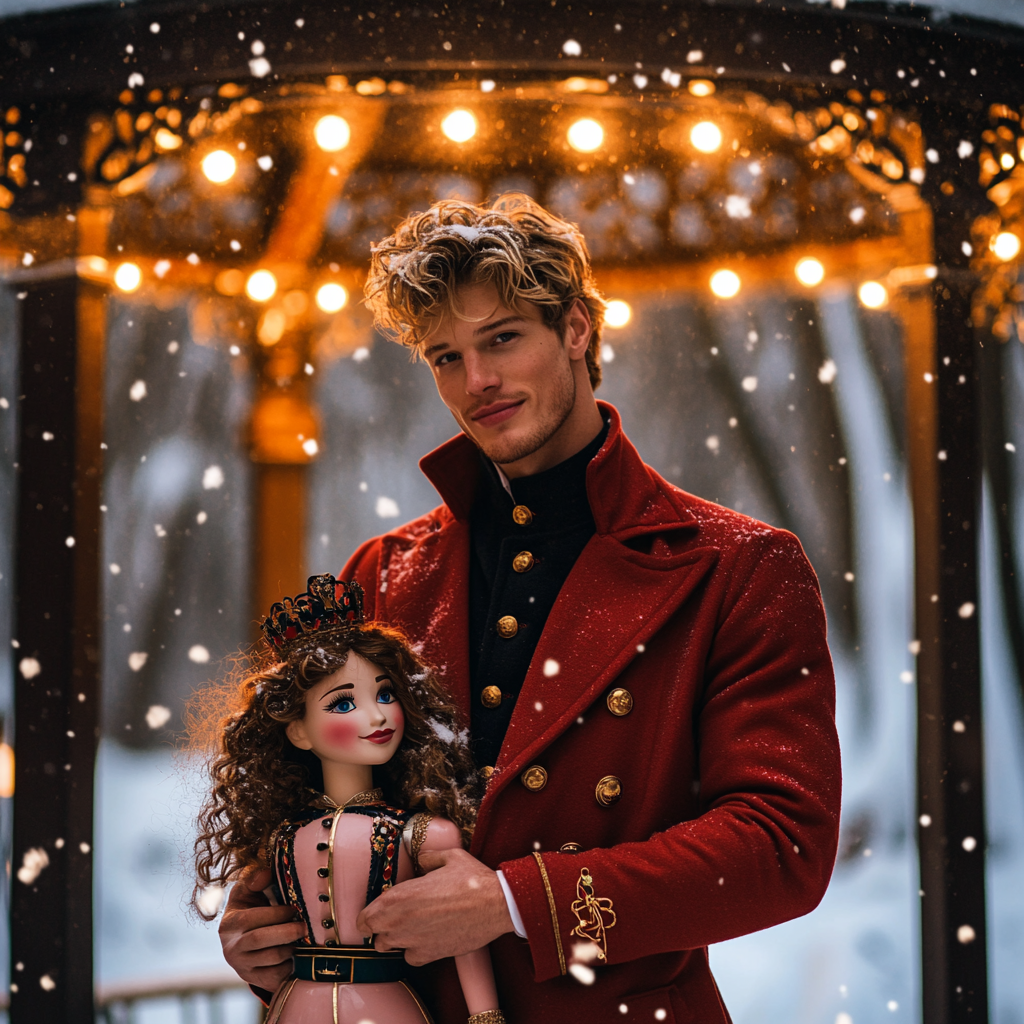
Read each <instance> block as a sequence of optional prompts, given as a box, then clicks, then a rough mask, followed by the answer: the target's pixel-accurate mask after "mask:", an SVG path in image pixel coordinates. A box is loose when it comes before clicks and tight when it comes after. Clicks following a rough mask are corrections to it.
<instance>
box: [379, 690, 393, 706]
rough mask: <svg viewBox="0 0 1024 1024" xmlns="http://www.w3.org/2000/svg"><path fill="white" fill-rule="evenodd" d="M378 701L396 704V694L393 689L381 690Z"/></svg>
mask: <svg viewBox="0 0 1024 1024" xmlns="http://www.w3.org/2000/svg"><path fill="white" fill-rule="evenodd" d="M377 703H378V704H394V703H395V695H394V693H393V692H392V691H391V690H381V691H380V693H378V694H377Z"/></svg>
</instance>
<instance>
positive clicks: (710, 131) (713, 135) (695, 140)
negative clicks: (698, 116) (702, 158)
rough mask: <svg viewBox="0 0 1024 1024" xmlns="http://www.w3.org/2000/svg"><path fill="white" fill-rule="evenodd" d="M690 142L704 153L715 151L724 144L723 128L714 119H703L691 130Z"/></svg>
mask: <svg viewBox="0 0 1024 1024" xmlns="http://www.w3.org/2000/svg"><path fill="white" fill-rule="evenodd" d="M690 142H691V143H692V144H693V148H694V149H699V150H700V151H701V152H702V153H714V152H715V150H716V149H718V147H719V146H721V144H722V129H721V128H719V127H718V125H717V124H715V122H714V121H701V122H700V124H695V125H694V126H693V128H692V129H691V130H690Z"/></svg>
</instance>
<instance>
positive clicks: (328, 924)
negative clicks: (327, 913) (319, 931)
mask: <svg viewBox="0 0 1024 1024" xmlns="http://www.w3.org/2000/svg"><path fill="white" fill-rule="evenodd" d="M320 923H321V924H322V925H323V926H324V927H325V928H333V927H334V919H333V918H331V917H325V918H324V919H323V920H322V921H321V922H320Z"/></svg>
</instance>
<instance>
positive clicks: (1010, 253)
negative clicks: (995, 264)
mask: <svg viewBox="0 0 1024 1024" xmlns="http://www.w3.org/2000/svg"><path fill="white" fill-rule="evenodd" d="M991 248H992V251H993V252H994V253H995V255H996V258H997V259H1000V260H1003V262H1006V261H1007V260H1012V259H1014V258H1015V257H1016V256H1017V254H1018V253H1019V252H1020V238H1019V237H1018V236H1017V235H1015V234H1014V233H1013V232H1012V231H1000V232H999V234H998V235H996V237H995V238H993V239H992V244H991Z"/></svg>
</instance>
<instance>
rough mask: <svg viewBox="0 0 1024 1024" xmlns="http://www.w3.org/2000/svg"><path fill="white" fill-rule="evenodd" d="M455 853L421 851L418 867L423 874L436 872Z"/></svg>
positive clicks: (450, 851)
mask: <svg viewBox="0 0 1024 1024" xmlns="http://www.w3.org/2000/svg"><path fill="white" fill-rule="evenodd" d="M455 852H456V851H455V850H421V851H420V857H419V860H420V867H421V868H422V869H423V871H424V873H427V872H430V871H436V870H437V869H438V868H443V867H444V866H445V864H447V863H448V861H449V860H451V858H452V854H453V853H455Z"/></svg>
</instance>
